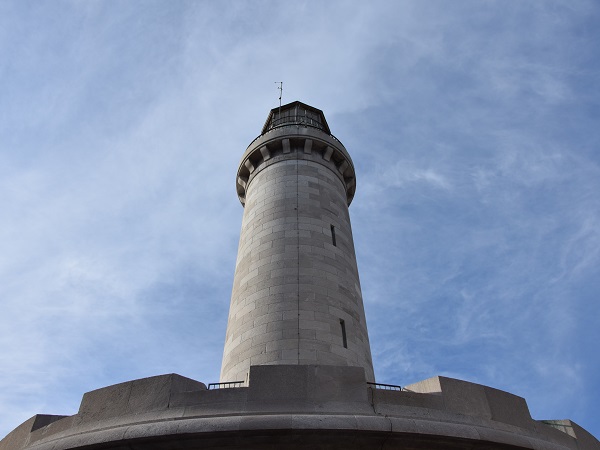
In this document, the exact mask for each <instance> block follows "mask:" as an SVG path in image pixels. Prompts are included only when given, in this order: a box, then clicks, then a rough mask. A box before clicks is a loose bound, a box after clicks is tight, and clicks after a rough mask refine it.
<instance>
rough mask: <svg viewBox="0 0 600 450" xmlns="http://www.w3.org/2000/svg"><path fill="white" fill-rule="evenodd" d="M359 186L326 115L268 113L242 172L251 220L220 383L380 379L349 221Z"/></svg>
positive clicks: (287, 109)
mask: <svg viewBox="0 0 600 450" xmlns="http://www.w3.org/2000/svg"><path fill="white" fill-rule="evenodd" d="M355 186H356V183H355V173H354V166H353V164H352V160H351V159H350V156H349V155H348V152H347V151H346V149H345V148H344V146H343V145H342V144H341V142H340V141H338V140H337V139H336V138H335V137H333V136H332V135H331V133H330V131H329V127H328V125H327V122H326V121H325V117H324V115H323V113H322V112H321V111H320V110H318V109H315V108H312V107H310V106H308V105H305V104H303V103H300V102H294V103H290V104H288V105H284V106H282V107H281V108H275V109H273V110H272V111H271V113H270V114H269V117H268V119H267V122H266V124H265V126H264V128H263V131H262V134H261V135H260V136H259V137H258V138H256V139H255V140H254V141H253V142H252V143H251V144H250V146H249V147H248V149H247V150H246V152H245V153H244V156H243V157H242V161H241V163H240V166H239V169H238V176H237V191H238V195H239V198H240V201H241V202H242V204H243V205H244V217H243V221H242V230H241V235H240V243H239V249H238V257H237V262H236V271H235V278H234V284H233V292H232V296H231V306H230V311H229V321H228V325H227V334H226V340H225V349H224V353H223V365H222V369H221V381H242V380H245V378H246V376H247V373H248V370H249V368H250V366H251V365H265V364H293V365H295V364H320V365H347V366H361V367H363V368H364V369H365V372H366V376H367V379H368V380H373V379H374V376H373V364H372V361H371V351H370V346H369V338H368V333H367V324H366V320H365V312H364V307H363V300H362V294H361V289H360V282H359V277H358V269H357V265H356V256H355V252H354V243H353V240H352V229H351V226H350V217H349V214H348V206H349V204H350V202H351V200H352V197H353V195H354V190H355Z"/></svg>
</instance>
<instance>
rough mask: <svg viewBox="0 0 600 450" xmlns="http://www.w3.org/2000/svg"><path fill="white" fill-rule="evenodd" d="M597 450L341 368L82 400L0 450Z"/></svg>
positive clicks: (272, 372)
mask: <svg viewBox="0 0 600 450" xmlns="http://www.w3.org/2000/svg"><path fill="white" fill-rule="evenodd" d="M310 446H312V447H314V448H323V449H353V448H365V449H372V448H381V449H438V448H440V449H441V448H443V449H506V450H508V449H540V450H541V449H544V450H567V449H583V450H596V449H600V443H599V442H598V441H597V440H596V439H595V438H594V437H593V436H592V435H590V434H589V433H587V432H586V431H585V430H584V429H582V428H581V427H579V426H577V424H575V423H572V422H570V421H564V420H563V421H549V422H548V423H543V422H539V421H536V420H533V419H532V418H531V416H530V415H529V410H528V408H527V404H526V402H525V400H524V399H522V398H521V397H517V396H514V395H512V394H509V393H507V392H503V391H499V390H497V389H493V388H489V387H486V386H481V385H478V384H473V383H468V382H465V381H460V380H454V379H450V378H445V377H434V378H430V379H428V380H425V381H423V382H420V383H416V384H414V385H411V386H407V387H406V388H405V389H404V390H389V387H386V386H383V385H373V384H368V383H367V382H366V380H365V374H364V370H363V369H362V368H360V367H346V366H343V367H341V366H296V365H293V366H286V365H274V366H253V367H251V369H250V376H249V382H248V384H247V385H246V386H242V387H236V388H224V389H207V387H206V385H204V384H203V383H200V382H198V381H194V380H191V379H189V378H185V377H182V376H179V375H175V374H171V375H162V376H157V377H151V378H145V379H141V380H134V381H130V382H127V383H121V384H117V385H114V386H109V387H106V388H102V389H98V390H96V391H92V392H88V393H87V394H85V395H84V397H83V400H82V402H81V406H80V409H79V412H78V413H77V414H75V415H73V416H49V415H37V416H34V417H32V418H31V419H29V420H28V421H26V422H24V423H23V424H22V425H20V426H19V427H17V428H16V429H15V430H14V431H12V432H11V433H10V434H9V435H8V436H6V437H5V438H4V439H3V440H2V441H0V450H24V449H27V450H34V449H35V450H66V449H87V450H92V449H94V450H95V449H111V450H126V449H127V450H142V449H143V450H175V449H177V450H188V449H189V450H192V449H207V448H219V449H229V448H231V449H233V448H236V449H237V448H247V449H259V448H260V449H271V448H273V449H275V448H277V449H281V448H288V449H295V448H298V449H300V448H303V449H305V448H307V447H310Z"/></svg>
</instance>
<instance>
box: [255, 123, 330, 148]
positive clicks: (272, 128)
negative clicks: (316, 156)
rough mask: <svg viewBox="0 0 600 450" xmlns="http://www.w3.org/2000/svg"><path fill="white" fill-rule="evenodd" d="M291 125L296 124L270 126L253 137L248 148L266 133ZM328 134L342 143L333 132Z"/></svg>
mask: <svg viewBox="0 0 600 450" xmlns="http://www.w3.org/2000/svg"><path fill="white" fill-rule="evenodd" d="M290 125H294V124H290V123H287V124H285V125H279V126H277V127H270V128H269V129H268V130H267V131H265V132H264V133H262V134H259V135H258V136H256V137H255V138H254V139H252V142H250V144H249V145H248V148H250V147H252V144H254V141H257V140H259V139H260V138H261V137H263V136H265V135H266V134H269V133H271V132H273V131H275V130H277V129H278V128H281V127H284V126H290ZM315 128H318V127H315ZM320 130H322V131H325V129H324V128H320ZM326 134H328V136H329V137H330V138H332V139H333V140H334V141H336V142H339V143H340V144H341V143H342V142H341V141H340V140H339V139H338V138H336V137H335V136H334V135H333V134H331V133H326Z"/></svg>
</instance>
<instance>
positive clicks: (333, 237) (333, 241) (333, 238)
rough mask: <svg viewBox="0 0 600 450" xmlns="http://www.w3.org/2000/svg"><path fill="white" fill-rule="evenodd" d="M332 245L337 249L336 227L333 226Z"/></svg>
mask: <svg viewBox="0 0 600 450" xmlns="http://www.w3.org/2000/svg"><path fill="white" fill-rule="evenodd" d="M331 243H332V244H333V246H334V247H337V244H336V243H335V227H334V226H333V225H331Z"/></svg>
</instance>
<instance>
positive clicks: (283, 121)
mask: <svg viewBox="0 0 600 450" xmlns="http://www.w3.org/2000/svg"><path fill="white" fill-rule="evenodd" d="M286 125H302V126H306V127H313V128H318V129H320V130H322V131H323V132H325V133H327V134H329V135H330V134H331V131H330V130H329V125H327V121H326V120H325V115H324V114H323V111H321V110H320V109H317V108H313V107H312V106H309V105H307V104H306V103H302V102H299V101H295V102H292V103H288V104H287V105H282V106H281V107H277V108H273V109H272V110H271V112H270V113H269V117H267V120H266V122H265V125H264V126H263V129H262V133H261V134H265V133H266V132H267V131H269V130H272V129H273V128H277V127H282V126H286Z"/></svg>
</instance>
